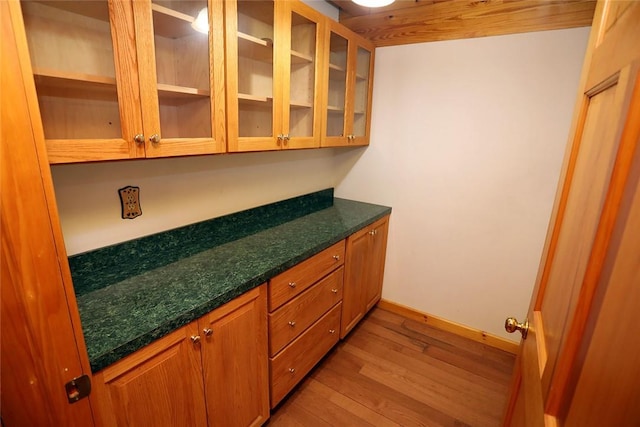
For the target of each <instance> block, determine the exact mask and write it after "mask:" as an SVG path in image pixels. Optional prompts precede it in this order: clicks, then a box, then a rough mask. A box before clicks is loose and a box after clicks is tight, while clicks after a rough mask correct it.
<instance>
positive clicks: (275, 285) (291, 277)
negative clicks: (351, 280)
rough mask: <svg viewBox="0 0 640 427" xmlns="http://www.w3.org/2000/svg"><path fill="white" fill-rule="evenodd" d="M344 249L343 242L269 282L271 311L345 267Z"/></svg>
mask: <svg viewBox="0 0 640 427" xmlns="http://www.w3.org/2000/svg"><path fill="white" fill-rule="evenodd" d="M344 248H345V242H344V240H341V241H340V242H338V243H336V244H335V245H333V246H331V247H329V248H327V249H325V250H324V251H322V252H320V253H319V254H316V255H314V256H312V257H311V258H309V259H307V260H305V261H302V262H301V263H299V264H297V265H296V266H294V267H292V268H290V269H289V270H287V271H285V272H283V273H280V274H279V275H277V276H276V277H274V278H273V279H271V281H270V282H269V311H274V310H275V309H276V308H278V307H280V306H281V305H282V304H284V303H285V302H287V301H289V300H290V299H291V298H293V297H295V296H296V295H298V294H300V293H302V291H304V290H305V289H307V288H308V287H309V286H311V285H313V284H314V283H315V282H317V281H318V280H320V279H321V278H322V277H324V276H326V275H327V274H328V273H330V272H331V270H334V269H336V268H338V267H339V266H341V265H343V264H344Z"/></svg>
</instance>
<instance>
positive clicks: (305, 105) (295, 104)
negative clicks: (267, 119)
mask: <svg viewBox="0 0 640 427" xmlns="http://www.w3.org/2000/svg"><path fill="white" fill-rule="evenodd" d="M289 105H291V108H295V109H303V108H313V104H312V103H310V102H305V101H294V100H293V99H292V100H291V102H290V103H289Z"/></svg>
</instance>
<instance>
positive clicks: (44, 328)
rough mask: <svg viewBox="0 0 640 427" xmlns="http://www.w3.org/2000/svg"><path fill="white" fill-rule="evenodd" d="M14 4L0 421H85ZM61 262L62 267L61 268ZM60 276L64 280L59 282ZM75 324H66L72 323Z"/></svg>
mask: <svg viewBox="0 0 640 427" xmlns="http://www.w3.org/2000/svg"><path fill="white" fill-rule="evenodd" d="M21 21H22V17H21V14H20V4H19V3H18V2H17V1H15V0H12V1H2V2H0V22H1V24H0V34H1V35H0V57H1V58H2V61H0V87H2V97H0V114H1V116H0V122H1V123H2V126H0V128H1V134H0V152H2V154H1V155H0V181H1V182H2V191H0V196H1V199H0V221H1V225H0V228H1V229H2V232H1V233H0V234H1V242H2V249H1V250H0V282H1V283H2V284H1V285H0V292H1V295H2V296H1V298H0V304H1V305H0V324H1V327H2V332H1V334H0V341H1V345H0V348H1V349H0V372H1V375H0V382H1V385H0V389H1V390H2V393H0V399H1V401H0V408H1V410H2V412H1V418H2V424H3V425H5V426H78V427H89V426H93V425H94V424H93V416H92V407H91V406H90V400H89V399H81V400H79V401H77V402H75V403H73V404H71V403H69V401H68V399H67V395H66V393H65V383H67V382H69V381H71V380H73V379H74V378H76V377H79V376H81V375H82V374H89V361H88V358H87V355H86V349H85V347H84V341H83V337H82V330H81V328H80V325H79V321H80V319H79V315H78V307H77V304H76V300H75V295H74V293H73V288H72V286H71V283H70V280H69V282H67V283H65V281H64V277H65V275H64V273H63V270H64V266H63V265H62V263H61V262H60V257H61V256H64V249H62V250H61V248H63V247H64V243H63V241H62V231H61V230H60V224H59V222H58V214H57V212H56V209H55V203H53V202H52V200H54V192H53V184H52V182H51V174H50V171H49V165H48V164H47V159H46V148H45V145H44V138H43V136H42V129H41V128H40V127H39V123H36V122H33V120H34V117H36V116H37V114H34V111H37V100H36V94H35V88H34V86H33V80H32V79H31V76H30V74H29V73H30V71H29V54H28V52H27V47H26V43H27V42H26V37H25V33H24V31H23V27H22V22H21ZM67 272H68V270H67ZM65 284H66V285H68V286H66V287H65ZM74 326H75V328H76V329H75V331H74Z"/></svg>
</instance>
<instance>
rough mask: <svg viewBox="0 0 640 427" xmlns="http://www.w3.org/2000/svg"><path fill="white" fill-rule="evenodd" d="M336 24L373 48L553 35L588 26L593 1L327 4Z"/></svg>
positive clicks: (449, 0) (400, 0) (420, 0)
mask: <svg viewBox="0 0 640 427" xmlns="http://www.w3.org/2000/svg"><path fill="white" fill-rule="evenodd" d="M329 3H331V4H333V5H334V6H336V7H338V8H339V9H340V22H341V23H342V24H343V25H345V26H346V27H349V28H351V29H352V30H354V31H355V32H357V33H359V34H361V35H362V36H364V37H366V38H368V39H370V40H372V41H373V42H374V43H375V45H376V46H395V45H401V44H409V43H420V42H429V41H438V40H452V39H462V38H472V37H485V36H494V35H504V34H514V33H523V32H530V31H543V30H556V29H562V28H574V27H585V26H589V25H591V21H592V20H593V13H594V10H595V6H596V1H595V0H396V1H395V3H392V4H391V5H389V6H385V7H381V8H366V7H362V6H358V5H357V4H355V3H353V2H352V1H351V0H330V1H329Z"/></svg>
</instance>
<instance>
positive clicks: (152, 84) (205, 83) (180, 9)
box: [132, 0, 226, 157]
mask: <svg viewBox="0 0 640 427" xmlns="http://www.w3.org/2000/svg"><path fill="white" fill-rule="evenodd" d="M132 3H133V11H134V18H135V23H136V25H135V27H136V40H135V41H136V47H137V54H138V60H139V76H140V95H141V99H140V106H141V108H142V115H143V123H144V135H145V143H144V145H145V153H146V157H165V156H181V155H193V154H212V153H223V152H225V150H226V144H225V120H226V117H225V86H224V24H223V2H222V0H210V1H208V0H185V1H180V2H166V1H156V0H146V1H134V2H132Z"/></svg>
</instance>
